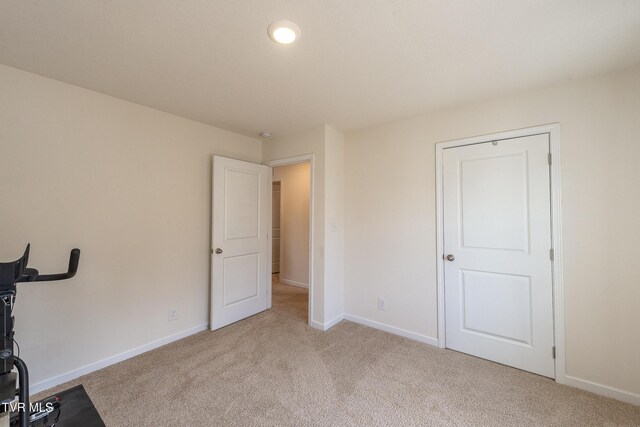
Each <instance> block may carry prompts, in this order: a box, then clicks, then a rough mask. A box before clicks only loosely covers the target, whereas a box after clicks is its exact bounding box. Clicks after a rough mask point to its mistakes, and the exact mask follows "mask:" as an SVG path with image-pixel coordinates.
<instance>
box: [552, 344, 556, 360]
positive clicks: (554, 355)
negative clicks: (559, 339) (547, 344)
mask: <svg viewBox="0 0 640 427" xmlns="http://www.w3.org/2000/svg"><path fill="white" fill-rule="evenodd" d="M551 356H553V358H554V359H555V358H556V346H555V345H554V346H553V347H551Z"/></svg>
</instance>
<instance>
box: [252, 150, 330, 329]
mask: <svg viewBox="0 0 640 427" xmlns="http://www.w3.org/2000/svg"><path fill="white" fill-rule="evenodd" d="M305 162H309V175H310V179H309V186H310V188H309V285H308V289H309V304H308V305H309V307H308V319H309V320H308V323H309V326H311V327H312V328H314V329H320V330H324V329H322V328H323V327H324V324H322V323H320V322H316V321H315V320H313V315H314V311H313V289H314V287H313V285H314V283H313V273H314V270H315V268H314V267H315V263H314V250H313V235H314V234H313V228H314V224H315V220H314V212H313V211H314V206H315V201H314V188H313V187H314V173H315V164H314V163H315V156H314V155H313V154H304V155H301V156H293V157H286V158H283V159H276V160H269V161H267V162H263V164H264V165H266V166H269V167H271V168H274V167H276V166H285V165H293V164H296V163H305ZM271 188H272V189H273V185H272V187H271ZM280 203H282V199H280ZM269 209H270V213H269V220H270V221H271V214H272V212H273V211H272V210H271V204H269ZM280 215H282V211H281V212H280ZM280 238H281V239H282V229H281V230H280ZM269 247H270V248H271V242H269ZM280 247H282V240H280ZM269 250H270V251H271V249H269ZM269 256H270V257H271V252H269ZM271 258H272V262H273V257H271ZM280 263H281V264H280V267H282V258H281V259H280ZM281 270H282V268H281ZM268 295H269V297H268V299H269V307H271V282H269V293H268ZM318 325H320V327H318Z"/></svg>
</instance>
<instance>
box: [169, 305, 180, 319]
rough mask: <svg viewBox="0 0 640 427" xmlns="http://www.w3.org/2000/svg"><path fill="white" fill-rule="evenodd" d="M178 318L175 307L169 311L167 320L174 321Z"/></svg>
mask: <svg viewBox="0 0 640 427" xmlns="http://www.w3.org/2000/svg"><path fill="white" fill-rule="evenodd" d="M177 318H178V309H177V308H176V307H171V308H170V309H169V320H176V319H177Z"/></svg>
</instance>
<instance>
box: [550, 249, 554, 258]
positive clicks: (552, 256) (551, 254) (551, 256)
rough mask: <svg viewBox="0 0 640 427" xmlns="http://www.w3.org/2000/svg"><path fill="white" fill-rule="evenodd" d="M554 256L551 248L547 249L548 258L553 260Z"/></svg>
mask: <svg viewBox="0 0 640 427" xmlns="http://www.w3.org/2000/svg"><path fill="white" fill-rule="evenodd" d="M554 258H555V254H554V253H553V249H549V259H550V260H551V261H553V259H554Z"/></svg>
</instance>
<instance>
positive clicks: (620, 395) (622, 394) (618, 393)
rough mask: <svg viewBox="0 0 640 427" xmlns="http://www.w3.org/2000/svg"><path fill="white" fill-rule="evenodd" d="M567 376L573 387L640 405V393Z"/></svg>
mask: <svg viewBox="0 0 640 427" xmlns="http://www.w3.org/2000/svg"><path fill="white" fill-rule="evenodd" d="M565 378H566V384H567V385H569V386H571V387H576V388H579V389H582V390H586V391H590V392H591V393H595V394H599V395H601V396H606V397H610V398H612V399H616V400H621V401H623V402H627V403H631V404H632V405H638V406H640V394H636V393H631V392H629V391H624V390H620V389H619V388H615V387H609V386H608V385H604V384H598V383H594V382H592V381H587V380H583V379H581V378H576V377H572V376H569V375H567V376H566V377H565Z"/></svg>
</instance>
